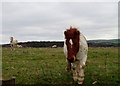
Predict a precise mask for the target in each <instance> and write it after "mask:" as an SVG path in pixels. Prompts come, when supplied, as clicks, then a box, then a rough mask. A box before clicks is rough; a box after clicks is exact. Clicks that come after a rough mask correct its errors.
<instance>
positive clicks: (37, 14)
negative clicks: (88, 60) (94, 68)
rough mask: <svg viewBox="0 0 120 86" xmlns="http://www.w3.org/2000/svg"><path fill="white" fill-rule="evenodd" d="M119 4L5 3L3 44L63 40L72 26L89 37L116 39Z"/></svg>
mask: <svg viewBox="0 0 120 86" xmlns="http://www.w3.org/2000/svg"><path fill="white" fill-rule="evenodd" d="M117 14H118V13H117V3H112V2H100V3H98V2H3V3H2V15H3V16H2V28H3V33H2V34H3V36H2V38H3V39H2V43H8V40H9V39H8V38H9V37H10V36H14V37H15V38H17V39H18V41H29V40H34V41H36V40H39V41H40V40H64V36H63V32H64V30H65V29H66V28H69V26H70V25H72V26H75V27H78V28H79V30H80V31H81V32H82V33H83V34H84V35H86V37H87V39H111V38H117V26H118V25H117V19H118V18H117V16H118V15H117Z"/></svg>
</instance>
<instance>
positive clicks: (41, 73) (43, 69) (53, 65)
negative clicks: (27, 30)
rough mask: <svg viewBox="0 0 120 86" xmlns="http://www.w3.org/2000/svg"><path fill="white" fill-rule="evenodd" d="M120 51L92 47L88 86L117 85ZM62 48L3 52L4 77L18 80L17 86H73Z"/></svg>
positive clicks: (86, 70)
mask: <svg viewBox="0 0 120 86" xmlns="http://www.w3.org/2000/svg"><path fill="white" fill-rule="evenodd" d="M119 64H120V63H119V62H118V48H89V52H88V59H87V66H86V67H85V82H84V84H85V85H92V83H93V82H96V83H95V85H98V84H105V85H108V84H109V85H112V86H114V85H116V86H117V85H118V83H120V80H119V76H120V74H119V70H118V65H119ZM65 67H66V59H65V56H64V53H63V48H18V49H16V50H13V51H12V50H10V48H3V49H2V76H3V78H5V79H8V78H11V77H16V84H62V85H63V84H73V85H77V83H76V82H74V81H73V79H72V75H71V72H69V73H68V72H67V71H66V70H65Z"/></svg>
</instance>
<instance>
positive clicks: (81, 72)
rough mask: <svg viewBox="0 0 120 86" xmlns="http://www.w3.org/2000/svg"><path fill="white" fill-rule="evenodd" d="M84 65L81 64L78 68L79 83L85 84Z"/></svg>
mask: <svg viewBox="0 0 120 86" xmlns="http://www.w3.org/2000/svg"><path fill="white" fill-rule="evenodd" d="M84 76H85V75H84V67H83V66H81V65H79V69H78V84H83V82H84Z"/></svg>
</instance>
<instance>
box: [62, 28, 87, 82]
mask: <svg viewBox="0 0 120 86" xmlns="http://www.w3.org/2000/svg"><path fill="white" fill-rule="evenodd" d="M64 35H65V42H64V54H65V56H66V58H67V70H68V71H70V70H72V73H73V80H74V81H77V82H78V84H82V83H83V81H84V67H85V63H86V60H87V53H88V44H87V41H86V38H85V37H84V35H83V34H82V33H80V31H79V30H78V29H77V28H72V27H70V29H67V30H66V31H64Z"/></svg>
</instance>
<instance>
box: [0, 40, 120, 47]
mask: <svg viewBox="0 0 120 86" xmlns="http://www.w3.org/2000/svg"><path fill="white" fill-rule="evenodd" d="M87 42H88V46H89V47H120V45H119V44H120V40H118V39H114V40H88V41H87ZM18 45H22V46H23V47H35V48H39V47H53V46H54V45H56V47H63V45H64V42H63V41H31V42H19V43H18ZM2 47H10V45H9V44H3V45H2Z"/></svg>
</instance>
